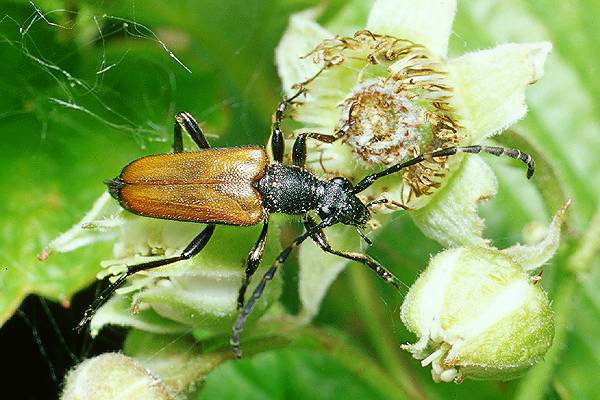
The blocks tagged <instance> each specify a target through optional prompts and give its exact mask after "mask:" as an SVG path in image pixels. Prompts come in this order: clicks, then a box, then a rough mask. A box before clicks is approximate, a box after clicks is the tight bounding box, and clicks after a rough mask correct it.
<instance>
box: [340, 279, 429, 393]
mask: <svg viewBox="0 0 600 400" xmlns="http://www.w3.org/2000/svg"><path fill="white" fill-rule="evenodd" d="M349 273H350V284H351V287H352V291H353V292H354V297H355V301H356V303H357V311H358V314H359V315H360V318H361V319H362V320H363V321H364V325H365V327H366V329H367V335H368V336H369V338H370V341H371V344H372V345H373V348H374V350H375V352H376V353H377V355H378V357H379V359H380V360H381V362H382V363H383V365H384V366H385V369H386V370H387V371H389V373H390V374H391V375H392V376H393V377H394V378H395V379H396V381H397V383H398V385H399V386H400V387H401V388H402V390H403V391H404V393H405V394H406V396H407V397H408V398H410V399H425V398H426V395H425V392H424V390H423V389H422V387H421V386H420V385H419V384H418V380H417V378H416V377H415V376H413V374H412V373H411V371H410V369H409V368H407V366H406V365H404V364H403V363H402V361H401V360H400V357H399V354H398V349H399V348H400V347H399V345H398V343H397V342H396V340H395V339H394V338H393V336H392V335H391V334H390V332H389V329H388V328H387V326H386V324H385V323H384V321H383V317H382V315H381V313H380V312H379V311H378V310H379V309H380V306H381V305H380V304H377V302H376V301H375V299H377V298H378V297H379V295H378V294H377V293H376V291H375V289H374V288H373V283H372V281H371V279H372V276H371V274H367V271H366V270H365V269H364V268H352V267H350V271H349Z"/></svg>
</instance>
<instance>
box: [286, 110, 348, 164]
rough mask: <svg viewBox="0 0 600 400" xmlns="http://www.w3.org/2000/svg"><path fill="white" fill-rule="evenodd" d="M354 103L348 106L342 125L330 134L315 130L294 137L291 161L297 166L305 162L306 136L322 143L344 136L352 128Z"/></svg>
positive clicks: (331, 141)
mask: <svg viewBox="0 0 600 400" xmlns="http://www.w3.org/2000/svg"><path fill="white" fill-rule="evenodd" d="M353 108H354V105H353V106H352V107H350V111H349V112H348V119H347V120H346V122H345V123H344V125H342V127H341V128H340V129H338V130H337V131H335V132H334V133H333V134H332V135H327V134H324V133H317V132H302V133H300V134H299V135H298V136H297V137H296V141H295V142H294V148H293V149H292V163H293V164H294V165H297V166H299V167H304V164H305V163H306V138H307V137H310V138H312V139H315V140H318V141H319V142H323V143H333V142H335V141H336V140H338V139H340V138H342V137H344V136H346V134H347V133H348V131H349V130H350V128H352V124H353V121H352V118H351V117H352V109H353Z"/></svg>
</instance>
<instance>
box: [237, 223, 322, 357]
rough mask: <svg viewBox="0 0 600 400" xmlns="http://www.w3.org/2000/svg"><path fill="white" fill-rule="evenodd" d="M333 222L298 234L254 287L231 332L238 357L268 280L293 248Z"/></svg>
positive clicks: (240, 355)
mask: <svg viewBox="0 0 600 400" xmlns="http://www.w3.org/2000/svg"><path fill="white" fill-rule="evenodd" d="M332 223H333V221H332V220H324V221H322V222H321V223H319V225H316V226H315V227H314V228H312V229H310V230H307V231H306V232H304V233H303V234H302V235H300V236H298V237H297V238H296V239H294V241H293V242H292V243H291V244H290V245H289V246H288V247H286V248H285V249H283V251H282V252H281V253H279V255H278V256H277V258H276V259H275V262H274V263H273V265H271V268H269V269H268V270H267V272H265V274H264V275H263V277H262V279H261V280H260V282H259V283H258V285H257V286H256V288H254V292H252V296H250V298H249V299H248V302H247V303H246V305H244V308H242V310H241V311H240V314H239V315H238V317H237V319H236V321H235V324H234V325H233V329H232V332H231V339H230V340H229V343H230V344H231V349H232V350H233V354H234V355H235V356H236V357H237V358H241V357H242V351H241V349H240V335H241V333H242V330H243V329H244V324H245V322H246V319H248V316H249V315H250V313H251V312H252V310H253V309H254V305H255V304H256V302H257V301H258V299H260V296H261V295H262V294H263V291H264V290H265V286H266V285H267V282H269V281H270V280H272V279H273V277H274V276H275V273H276V272H277V270H278V269H279V267H280V266H281V264H283V263H284V262H285V260H286V259H287V258H288V256H289V255H290V253H291V252H292V250H294V249H295V248H296V247H298V245H300V243H302V242H304V241H305V240H306V239H307V238H308V237H310V236H312V235H314V234H315V233H316V232H317V231H319V230H321V229H323V228H324V227H326V226H329V225H331V224H332Z"/></svg>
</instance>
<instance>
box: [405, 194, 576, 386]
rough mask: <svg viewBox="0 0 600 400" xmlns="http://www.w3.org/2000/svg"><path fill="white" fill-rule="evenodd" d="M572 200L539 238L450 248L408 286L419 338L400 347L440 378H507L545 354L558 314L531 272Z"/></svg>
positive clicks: (550, 248) (410, 324) (412, 325)
mask: <svg viewBox="0 0 600 400" xmlns="http://www.w3.org/2000/svg"><path fill="white" fill-rule="evenodd" d="M566 206H568V204H567V205H566ZM566 206H565V207H563V209H561V210H560V211H559V213H558V214H557V216H556V217H555V218H554V220H553V222H552V224H551V225H550V228H549V229H548V232H547V235H546V238H545V239H543V240H542V241H540V242H539V243H538V244H536V245H532V246H522V245H516V246H513V247H511V248H509V249H505V250H503V251H500V250H498V249H495V248H484V247H458V248H453V249H449V250H446V251H444V252H442V253H440V254H438V255H436V256H435V257H434V258H433V259H432V260H431V262H430V264H429V266H428V267H427V269H426V270H425V271H424V272H423V273H422V274H421V275H420V276H419V278H418V279H417V281H416V282H415V283H414V284H413V286H412V287H411V288H410V290H409V292H408V294H407V296H406V299H405V300H404V303H403V304H402V309H401V315H400V316H401V318H402V321H403V322H404V324H405V325H406V327H407V328H408V330H409V331H411V332H413V333H415V334H416V336H417V339H418V340H417V342H416V343H414V344H409V345H404V346H402V347H403V348H404V349H405V350H408V351H410V352H411V353H412V354H413V356H414V357H415V358H417V359H419V360H421V364H422V365H423V366H427V365H429V364H431V374H432V376H433V379H434V380H435V381H436V382H440V381H443V382H450V381H454V382H457V383H459V382H461V381H462V380H463V379H464V378H473V379H498V380H509V379H513V378H516V377H518V376H519V375H521V374H522V373H523V372H524V371H525V370H527V369H528V368H529V367H531V366H532V365H534V364H536V363H537V362H539V361H540V360H541V359H542V358H543V356H544V354H545V353H546V352H547V351H548V349H549V347H550V345H551V344H552V339H553V337H554V319H553V313H552V310H551V308H550V302H549V300H548V296H547V294H546V292H545V291H544V290H543V289H542V287H541V285H539V284H538V283H539V280H540V276H539V275H538V274H536V273H533V275H532V273H531V272H532V271H533V270H534V269H535V268H539V267H540V266H541V265H542V264H543V263H544V262H546V261H547V260H548V259H549V258H550V257H551V256H552V254H553V253H554V252H555V251H556V248H557V247H558V239H559V236H560V224H561V222H562V219H563V217H564V211H565V209H566Z"/></svg>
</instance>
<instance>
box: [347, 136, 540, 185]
mask: <svg viewBox="0 0 600 400" xmlns="http://www.w3.org/2000/svg"><path fill="white" fill-rule="evenodd" d="M481 152H484V153H489V154H493V155H495V156H498V157H499V156H502V155H505V156H508V157H511V158H514V159H517V160H521V161H523V162H524V163H525V164H527V179H529V178H531V177H532V176H533V173H534V171H535V162H534V161H533V158H532V157H531V156H530V155H529V154H527V153H524V152H522V151H521V150H518V149H512V148H508V147H496V146H456V147H447V148H445V149H442V150H437V151H433V152H431V153H424V154H420V155H418V156H417V157H415V158H412V159H410V160H408V161H405V162H402V163H398V164H395V165H392V166H391V167H389V168H387V169H384V170H383V171H381V172H377V173H375V174H371V175H368V176H366V177H364V178H363V179H362V180H361V181H360V182H358V184H356V186H354V189H353V190H352V193H354V194H357V193H360V192H362V191H363V190H365V189H367V188H368V187H369V186H371V185H372V184H373V183H375V181H377V180H378V179H379V178H383V177H384V176H387V175H390V174H393V173H396V172H398V171H400V170H402V169H404V168H406V167H410V166H411V165H415V164H419V163H422V162H423V161H425V160H428V159H430V158H437V157H448V156H452V155H454V154H457V153H473V154H476V153H481Z"/></svg>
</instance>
